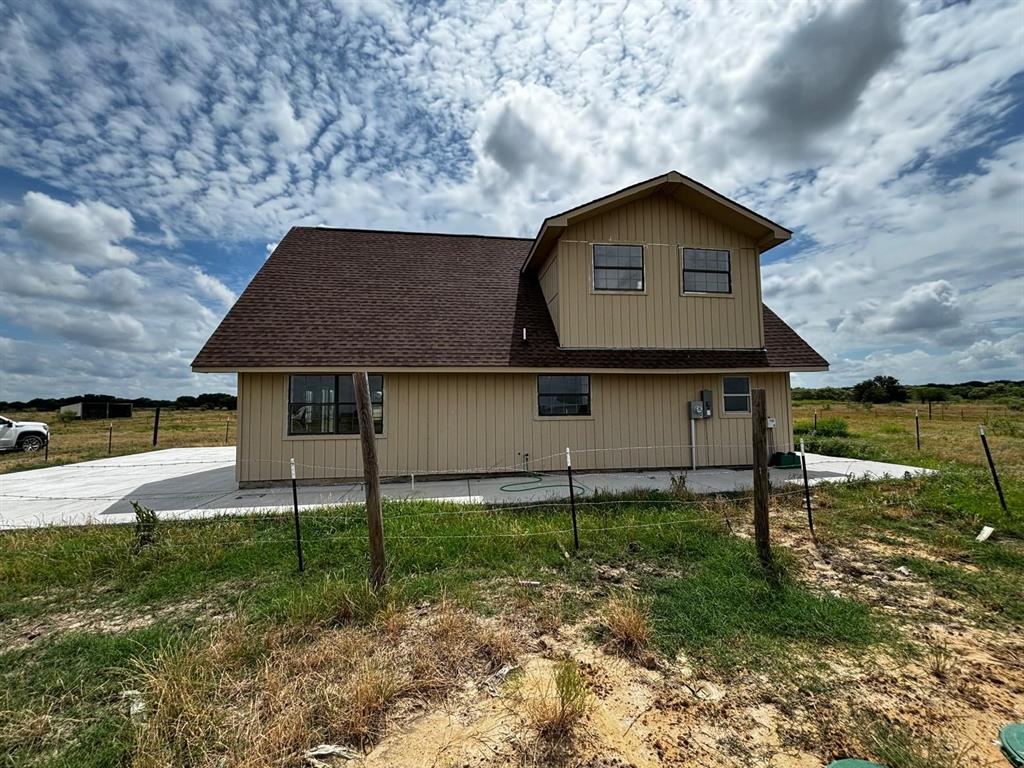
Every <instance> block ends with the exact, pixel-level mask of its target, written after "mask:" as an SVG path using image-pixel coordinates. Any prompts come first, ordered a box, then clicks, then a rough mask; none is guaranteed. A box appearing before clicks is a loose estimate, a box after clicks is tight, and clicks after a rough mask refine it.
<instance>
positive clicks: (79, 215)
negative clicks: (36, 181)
mask: <svg viewBox="0 0 1024 768" xmlns="http://www.w3.org/2000/svg"><path fill="white" fill-rule="evenodd" d="M21 221H22V230H23V231H24V233H25V234H26V235H28V236H29V237H31V238H33V239H35V240H37V241H38V242H40V243H43V244H44V245H46V246H47V247H48V248H49V249H50V250H51V251H52V252H53V253H55V254H56V255H57V256H59V257H60V258H61V260H62V261H65V262H67V263H70V264H78V265H80V266H87V267H99V266H105V265H108V264H131V263H132V262H134V261H135V254H134V253H132V252H131V251H130V250H128V249H127V248H124V247H122V246H120V245H118V242H119V241H121V240H124V239H126V238H128V237H131V235H132V232H133V231H134V229H135V227H134V222H133V221H132V215H131V214H130V213H129V212H128V211H126V210H124V209H121V208H114V207H113V206H110V205H107V204H106V203H101V202H95V201H88V202H86V201H83V202H80V203H76V204H74V205H69V204H68V203H65V202H63V201H61V200H55V199H53V198H52V197H48V196H47V195H44V194H42V193H40V192H28V193H26V194H25V199H24V201H23V203H22V210H21Z"/></svg>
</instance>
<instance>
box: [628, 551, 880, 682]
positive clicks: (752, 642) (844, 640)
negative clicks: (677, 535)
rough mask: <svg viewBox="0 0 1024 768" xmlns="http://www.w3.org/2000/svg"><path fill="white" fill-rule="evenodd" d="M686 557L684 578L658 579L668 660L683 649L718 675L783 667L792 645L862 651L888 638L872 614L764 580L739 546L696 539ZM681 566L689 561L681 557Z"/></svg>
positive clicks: (657, 609) (652, 586)
mask: <svg viewBox="0 0 1024 768" xmlns="http://www.w3.org/2000/svg"><path fill="white" fill-rule="evenodd" d="M681 555H684V557H685V556H687V555H688V557H687V558H686V559H688V560H689V562H690V563H692V565H691V566H690V568H689V569H688V572H687V573H686V575H685V577H684V578H664V577H660V578H652V579H648V580H647V581H646V582H645V584H644V591H645V592H650V593H651V594H653V595H654V600H653V604H652V613H653V616H654V621H655V633H656V642H657V644H658V646H659V647H660V648H661V650H662V651H663V652H664V653H665V654H666V655H668V656H669V657H672V656H674V655H675V654H676V653H677V652H678V651H679V650H680V649H683V650H685V651H687V652H689V653H691V654H695V655H696V656H697V657H698V658H699V659H701V660H703V661H708V662H711V663H712V664H714V665H716V666H720V667H731V666H736V665H744V666H755V667H763V666H769V665H771V664H774V663H778V662H782V661H784V660H785V657H786V653H784V652H783V649H784V648H785V647H786V646H787V645H788V644H790V643H801V644H815V645H836V646H843V647H847V648H863V647H866V646H867V645H870V644H871V643H874V642H877V641H879V640H880V639H882V637H883V636H884V635H885V630H884V628H883V627H882V625H881V624H880V622H879V621H878V620H877V617H875V616H873V615H872V613H871V611H870V609H869V608H868V607H867V606H866V605H863V604H861V603H857V602H854V601H851V600H846V599H842V598H836V597H832V596H830V595H819V594H816V593H813V592H811V591H809V590H808V589H807V588H806V587H804V586H802V585H800V584H799V583H797V582H796V581H794V580H793V579H792V578H791V577H790V576H789V575H787V569H786V567H785V560H786V558H785V557H784V553H783V551H779V552H776V557H777V558H778V557H780V556H782V557H783V564H782V568H781V570H780V574H781V575H780V577H779V578H778V579H777V581H775V582H774V583H773V582H772V581H769V580H766V579H765V577H764V573H763V571H762V568H761V564H760V562H759V561H758V559H757V557H756V555H755V553H754V552H753V551H752V549H751V548H750V547H749V546H746V545H745V544H744V543H743V542H741V541H737V540H735V539H726V538H723V537H719V536H708V535H700V534H695V535H693V536H691V537H690V538H689V540H688V541H687V542H685V550H684V552H681ZM681 559H683V558H682V557H681Z"/></svg>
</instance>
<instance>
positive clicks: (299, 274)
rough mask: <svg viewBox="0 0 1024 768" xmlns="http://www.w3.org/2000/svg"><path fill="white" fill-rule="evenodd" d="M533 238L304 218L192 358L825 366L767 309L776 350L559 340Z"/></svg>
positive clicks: (208, 362)
mask: <svg viewBox="0 0 1024 768" xmlns="http://www.w3.org/2000/svg"><path fill="white" fill-rule="evenodd" d="M531 242H532V241H531V240H526V239H519V238H501V237H484V236H475V235H435V234H417V233H409V232H380V231H369V230H352V229H321V228H310V227H295V228H293V229H292V230H291V231H290V232H289V233H288V234H287V235H286V236H285V238H284V239H283V240H282V241H281V243H280V244H279V245H278V246H277V249H276V250H275V251H274V253H273V254H272V255H271V256H270V258H268V259H267V261H266V263H265V264H264V265H263V267H262V269H260V271H259V272H257V273H256V276H255V277H254V278H253V279H252V282H251V283H250V284H249V287H248V288H246V289H245V291H244V292H243V293H242V295H241V296H240V297H239V299H238V301H237V302H235V305H234V306H233V307H232V308H231V311H230V312H228V314H227V316H226V317H225V318H224V320H223V322H221V324H220V326H219V327H218V328H217V330H216V331H214V333H213V335H212V336H211V337H210V339H209V341H207V342H206V345H205V346H204V347H203V349H202V350H201V351H200V352H199V354H198V355H197V356H196V359H195V360H194V361H193V362H192V365H193V367H194V368H196V369H224V370H235V369H238V368H260V367H295V368H298V367H319V366H323V367H324V368H325V369H336V368H339V367H350V366H367V367H414V368H419V367H454V366H459V367H462V366H466V367H469V366H474V367H476V366H479V367H484V366H490V367H494V366H502V367H506V366H507V367H517V368H521V367H525V368H584V369H595V368H658V369H666V368H671V369H717V368H769V367H771V368H781V369H786V368H823V367H825V366H827V363H826V362H825V360H823V359H822V358H821V356H820V355H818V354H817V353H816V352H815V351H814V350H813V349H811V348H810V346H808V345H807V343H806V342H804V341H803V339H801V338H800V337H799V336H797V335H796V333H795V332H794V331H793V330H792V329H791V328H790V327H789V326H787V325H786V324H785V323H784V322H782V321H781V320H780V319H779V318H778V317H777V316H776V315H775V314H774V313H773V312H772V311H771V310H769V309H768V308H767V307H765V308H764V321H765V341H766V344H767V350H740V351H736V350H669V349H661V350H654V349H559V348H558V339H557V336H556V334H555V328H554V325H553V324H552V321H551V317H550V315H549V314H548V311H547V305H546V304H545V301H544V296H543V294H542V293H541V289H540V284H539V283H538V281H537V278H536V277H535V276H534V275H530V274H523V273H521V272H520V267H521V266H522V264H523V260H524V259H525V258H526V255H527V253H528V252H529V250H530V244H531ZM524 326H525V327H526V328H527V337H528V342H527V343H526V344H524V343H523V342H522V329H523V327H524Z"/></svg>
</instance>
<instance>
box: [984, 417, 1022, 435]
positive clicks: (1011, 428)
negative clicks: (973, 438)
mask: <svg viewBox="0 0 1024 768" xmlns="http://www.w3.org/2000/svg"><path fill="white" fill-rule="evenodd" d="M988 429H989V431H990V432H991V433H992V434H993V435H999V436H1000V437H1024V425H1022V424H1021V423H1020V421H1019V420H1017V419H1011V418H1008V417H1006V416H996V417H995V418H994V419H992V420H991V421H989V423H988Z"/></svg>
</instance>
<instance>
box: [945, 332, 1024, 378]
mask: <svg viewBox="0 0 1024 768" xmlns="http://www.w3.org/2000/svg"><path fill="white" fill-rule="evenodd" d="M957 365H959V366H960V368H961V369H963V370H967V371H988V370H992V369H1001V370H1010V371H1015V372H1016V373H1017V374H1019V373H1021V372H1024V333H1015V334H1014V335H1013V336H1009V337H1007V338H1005V339H1000V340H999V341H991V340H990V339H981V340H980V341H976V342H975V343H974V344H971V346H969V347H968V348H967V349H965V350H964V351H963V353H962V356H961V357H959V359H958V360H957Z"/></svg>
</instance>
